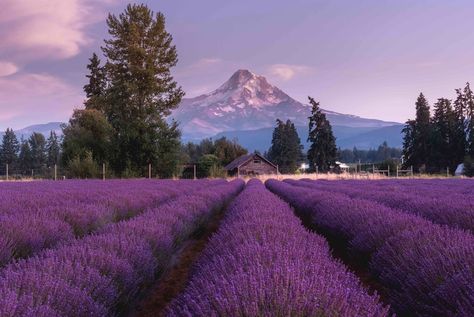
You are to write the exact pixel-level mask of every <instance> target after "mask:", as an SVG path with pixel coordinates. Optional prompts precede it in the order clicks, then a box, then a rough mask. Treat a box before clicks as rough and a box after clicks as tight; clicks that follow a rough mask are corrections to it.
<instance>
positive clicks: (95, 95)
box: [84, 53, 107, 111]
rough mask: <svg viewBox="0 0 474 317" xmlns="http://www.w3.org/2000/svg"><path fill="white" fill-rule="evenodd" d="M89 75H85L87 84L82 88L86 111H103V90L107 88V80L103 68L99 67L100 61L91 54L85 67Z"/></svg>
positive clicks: (94, 54)
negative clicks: (85, 98)
mask: <svg viewBox="0 0 474 317" xmlns="http://www.w3.org/2000/svg"><path fill="white" fill-rule="evenodd" d="M87 69H89V74H88V75H86V77H87V79H88V81H89V82H88V83H87V84H86V85H85V86H84V92H85V93H86V97H87V100H86V101H85V103H84V104H85V107H86V109H96V110H101V111H103V110H104V106H105V105H104V98H105V89H106V87H107V79H106V76H105V70H104V67H102V66H101V65H100V59H99V57H98V56H97V54H96V53H93V54H92V57H91V58H90V59H89V64H88V65H87Z"/></svg>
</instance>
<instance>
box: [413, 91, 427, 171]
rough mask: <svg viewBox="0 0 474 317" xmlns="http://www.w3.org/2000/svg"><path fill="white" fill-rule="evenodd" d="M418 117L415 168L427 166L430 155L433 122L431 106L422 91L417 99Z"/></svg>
mask: <svg viewBox="0 0 474 317" xmlns="http://www.w3.org/2000/svg"><path fill="white" fill-rule="evenodd" d="M415 106H416V118H415V127H414V128H415V129H414V142H413V150H414V153H413V157H414V168H415V170H420V169H421V168H423V167H426V165H427V163H428V162H429V156H430V139H431V122H430V106H429V105H428V101H427V100H426V98H425V96H424V95H423V94H422V93H420V95H419V96H418V99H417V101H416V104H415Z"/></svg>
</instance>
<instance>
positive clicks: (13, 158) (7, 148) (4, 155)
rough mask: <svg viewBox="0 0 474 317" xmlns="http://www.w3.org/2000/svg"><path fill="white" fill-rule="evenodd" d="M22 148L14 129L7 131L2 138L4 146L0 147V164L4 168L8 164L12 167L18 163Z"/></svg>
mask: <svg viewBox="0 0 474 317" xmlns="http://www.w3.org/2000/svg"><path fill="white" fill-rule="evenodd" d="M19 150H20V144H19V143H18V139H17V138H16V135H15V132H13V129H8V128H7V130H6V131H5V134H4V135H3V139H2V146H1V148H0V165H1V168H3V167H4V166H5V165H6V164H8V165H10V167H11V166H12V165H14V164H16V162H17V160H18V151H19Z"/></svg>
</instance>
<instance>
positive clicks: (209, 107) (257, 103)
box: [172, 70, 397, 140]
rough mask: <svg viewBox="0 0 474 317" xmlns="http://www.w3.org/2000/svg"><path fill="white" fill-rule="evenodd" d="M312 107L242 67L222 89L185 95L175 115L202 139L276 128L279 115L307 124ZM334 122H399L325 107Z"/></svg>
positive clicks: (192, 136) (187, 135)
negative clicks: (364, 116) (220, 134)
mask: <svg viewBox="0 0 474 317" xmlns="http://www.w3.org/2000/svg"><path fill="white" fill-rule="evenodd" d="M310 111H311V108H310V107H309V106H308V105H304V104H302V103H300V102H298V101H296V100H295V99H293V98H291V97H290V96H288V95H287V94H286V93H284V92H283V91H282V90H280V89H279V88H277V87H275V86H273V85H271V84H270V83H269V82H268V81H267V80H266V78H265V77H263V76H258V75H255V74H254V73H252V72H250V71H248V70H238V71H237V72H235V73H234V74H233V75H232V76H231V77H230V78H229V80H228V81H226V82H225V83H224V84H223V85H221V86H220V87H219V88H217V89H216V90H214V91H213V92H210V93H208V94H204V95H201V96H198V97H195V98H190V99H187V98H184V99H183V101H182V102H181V104H180V106H179V108H178V109H176V110H175V111H174V112H173V115H172V116H173V118H174V119H176V120H177V121H178V122H180V126H181V129H182V131H183V137H184V139H187V140H198V139H201V138H204V137H210V136H213V135H215V134H217V133H220V132H224V131H239V130H256V129H261V128H268V127H273V126H274V125H275V120H276V119H277V118H279V119H281V120H285V121H286V120H287V119H290V120H291V121H293V122H294V123H295V124H296V125H306V124H307V121H308V116H309V115H310ZM324 112H325V113H326V115H327V118H328V119H329V121H330V122H331V124H333V125H340V126H347V127H360V128H381V127H386V126H390V125H395V124H397V123H396V122H385V121H382V120H375V119H366V118H361V117H358V116H353V115H347V114H341V113H337V112H333V111H328V110H324Z"/></svg>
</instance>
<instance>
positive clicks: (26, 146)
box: [0, 128, 61, 175]
mask: <svg viewBox="0 0 474 317" xmlns="http://www.w3.org/2000/svg"><path fill="white" fill-rule="evenodd" d="M60 155H61V145H60V140H59V138H58V136H57V135H56V132H54V131H51V132H50V135H49V137H48V138H47V139H46V138H45V137H44V135H43V134H41V133H37V132H33V134H32V135H31V136H30V137H29V138H27V139H24V138H21V139H20V140H18V138H17V136H16V135H15V133H14V132H13V130H12V129H9V128H7V129H6V131H5V133H4V135H3V138H2V143H1V145H0V168H1V169H2V170H4V169H6V166H7V164H8V168H9V170H10V173H15V174H22V175H31V174H32V170H33V173H34V171H36V172H37V173H40V174H44V173H45V171H46V170H48V169H49V168H52V167H54V166H55V165H57V164H59V162H60Z"/></svg>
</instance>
